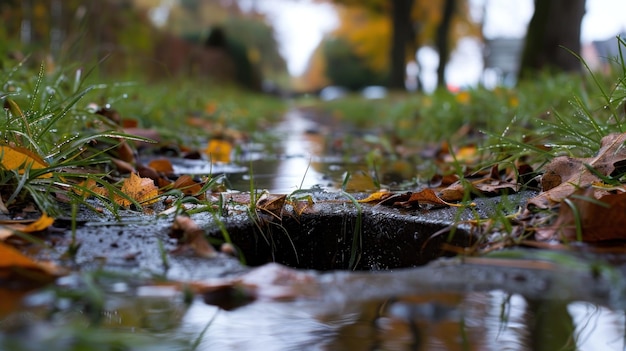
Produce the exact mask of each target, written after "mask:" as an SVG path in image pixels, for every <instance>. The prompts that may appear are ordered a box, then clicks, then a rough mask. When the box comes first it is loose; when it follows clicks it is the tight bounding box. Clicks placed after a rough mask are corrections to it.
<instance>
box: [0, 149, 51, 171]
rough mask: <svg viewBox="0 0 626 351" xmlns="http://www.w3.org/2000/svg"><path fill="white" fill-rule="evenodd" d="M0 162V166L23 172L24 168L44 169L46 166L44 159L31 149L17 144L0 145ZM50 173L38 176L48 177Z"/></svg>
mask: <svg viewBox="0 0 626 351" xmlns="http://www.w3.org/2000/svg"><path fill="white" fill-rule="evenodd" d="M0 157H1V158H2V160H1V161H0V164H1V165H2V168H4V169H6V170H9V171H12V170H17V171H18V172H19V173H20V174H24V171H25V170H26V169H44V168H47V167H48V164H47V163H46V161H44V160H43V159H41V157H39V155H36V154H35V153H33V152H32V151H30V150H28V149H25V148H23V147H19V146H12V145H0ZM50 177H52V173H45V174H42V175H40V176H39V178H50Z"/></svg>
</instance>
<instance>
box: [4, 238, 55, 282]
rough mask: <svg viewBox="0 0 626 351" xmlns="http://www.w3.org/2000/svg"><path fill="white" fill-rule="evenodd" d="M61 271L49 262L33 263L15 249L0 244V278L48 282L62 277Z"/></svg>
mask: <svg viewBox="0 0 626 351" xmlns="http://www.w3.org/2000/svg"><path fill="white" fill-rule="evenodd" d="M62 274H63V272H62V270H61V269H60V268H59V267H57V266H56V265H54V264H53V263H51V262H35V261H33V260H32V259H31V258H29V257H27V256H24V255H23V254H22V253H21V252H19V251H18V250H16V249H15V248H13V247H11V246H9V245H6V244H3V243H0V278H1V279H8V278H11V279H14V278H21V279H28V280H33V279H34V280H36V281H37V282H43V281H49V280H52V278H54V277H57V276H59V275H62Z"/></svg>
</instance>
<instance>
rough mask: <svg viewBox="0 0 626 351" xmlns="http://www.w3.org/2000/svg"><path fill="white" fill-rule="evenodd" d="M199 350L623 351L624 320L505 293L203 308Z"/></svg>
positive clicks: (191, 318) (197, 321) (195, 314)
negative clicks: (228, 308)
mask: <svg viewBox="0 0 626 351" xmlns="http://www.w3.org/2000/svg"><path fill="white" fill-rule="evenodd" d="M207 323H210V325H208V328H207V331H206V333H205V334H204V336H203V339H202V343H201V344H200V348H199V349H198V350H261V349H262V350H459V351H460V350H494V351H495V350H504V349H506V350H623V349H624V346H625V344H624V339H623V336H624V333H625V330H624V316H623V313H621V312H615V311H611V310H609V309H606V308H602V307H598V306H595V305H592V304H589V303H583V302H571V303H565V302H563V301H557V300H527V299H525V298H524V297H522V296H521V295H517V294H513V295H511V294H506V293H504V292H502V291H491V292H472V293H467V294H461V293H440V294H424V295H415V296H406V297H398V298H390V299H386V300H371V301H365V302H363V301H361V302H356V301H344V302H343V303H336V304H333V303H330V304H328V303H327V302H324V303H322V302H320V301H317V302H315V301H300V302H255V303H253V304H251V305H248V306H245V307H242V308H240V309H237V310H234V311H223V310H218V308H217V307H213V306H207V305H204V304H202V303H201V302H199V301H198V302H196V303H194V304H193V305H192V307H191V309H190V310H189V311H188V313H187V315H186V316H185V317H184V319H183V323H182V324H183V326H182V328H183V329H184V332H185V333H186V334H194V330H195V334H196V335H197V334H199V333H200V331H202V330H203V329H204V328H205V327H207Z"/></svg>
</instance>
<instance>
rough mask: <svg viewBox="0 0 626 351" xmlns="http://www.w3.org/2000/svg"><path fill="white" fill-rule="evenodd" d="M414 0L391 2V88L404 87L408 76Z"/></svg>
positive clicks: (394, 0)
mask: <svg viewBox="0 0 626 351" xmlns="http://www.w3.org/2000/svg"><path fill="white" fill-rule="evenodd" d="M413 2H414V0H392V2H391V23H392V38H391V71H390V73H389V88H391V89H404V88H405V85H404V80H405V76H406V61H407V47H408V44H409V43H410V42H411V40H412V38H413V37H414V35H413V23H412V21H411V9H412V8H413Z"/></svg>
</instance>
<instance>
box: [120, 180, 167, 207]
mask: <svg viewBox="0 0 626 351" xmlns="http://www.w3.org/2000/svg"><path fill="white" fill-rule="evenodd" d="M122 192H123V193H124V194H126V195H128V197H130V198H132V199H133V200H135V201H137V202H139V203H140V204H142V205H149V204H153V203H155V202H157V201H158V199H157V197H158V196H159V189H158V188H157V187H156V185H154V181H153V180H152V179H150V178H141V177H140V176H138V175H137V174H135V173H131V174H130V177H129V178H126V179H125V180H124V183H123V184H122ZM115 202H117V203H118V204H119V205H122V206H130V205H131V202H130V201H129V200H128V199H125V198H123V197H120V196H118V197H116V199H115Z"/></svg>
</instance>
